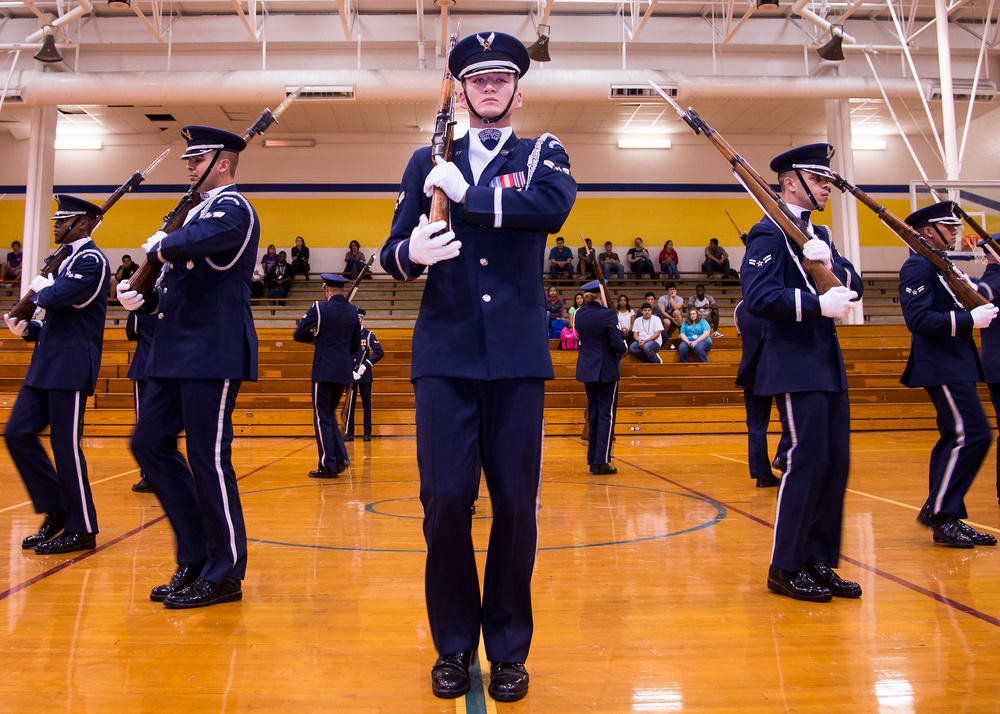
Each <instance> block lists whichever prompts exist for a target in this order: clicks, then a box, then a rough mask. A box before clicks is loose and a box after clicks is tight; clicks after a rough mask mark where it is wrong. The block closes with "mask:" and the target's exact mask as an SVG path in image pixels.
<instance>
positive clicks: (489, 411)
mask: <svg viewBox="0 0 1000 714" xmlns="http://www.w3.org/2000/svg"><path fill="white" fill-rule="evenodd" d="M529 63H530V60H529V58H528V53H527V50H526V49H525V47H524V45H522V44H521V43H520V42H519V41H518V40H517V39H516V38H514V37H511V36H510V35H505V34H502V33H499V32H481V33H478V34H475V35H471V36H469V37H466V38H465V39H463V40H462V41H461V42H459V43H458V45H457V46H456V47H455V49H454V51H453V52H452V53H451V55H450V57H449V63H448V66H449V68H450V70H451V72H452V74H453V75H454V76H455V77H456V78H457V79H458V80H460V81H461V83H462V92H461V93H460V94H459V102H460V103H461V104H462V105H463V106H465V107H466V108H467V109H468V110H469V113H470V124H471V127H472V128H471V130H470V132H469V134H468V135H466V136H464V137H462V138H461V139H457V140H456V141H455V146H454V151H453V154H452V161H450V162H444V161H442V162H441V163H440V164H439V165H437V166H434V165H433V162H432V160H431V151H430V148H425V149H420V150H418V151H417V152H415V153H414V154H413V156H412V158H411V159H410V162H409V164H408V165H407V167H406V170H405V172H404V174H403V179H402V182H401V186H400V193H399V198H398V200H397V203H396V212H395V215H394V217H393V222H392V230H391V233H390V236H389V238H388V240H387V241H386V244H385V245H384V246H383V248H382V251H381V261H382V265H383V266H384V267H385V269H386V270H387V271H388V272H389V273H390V274H392V275H393V277H395V278H396V279H405V280H411V279H414V278H417V277H419V276H420V275H421V274H422V273H423V272H424V270H425V269H426V266H431V267H430V269H429V270H428V275H427V284H426V287H425V288H424V293H423V298H422V300H421V304H420V313H419V316H418V317H417V322H416V325H415V327H414V332H413V364H412V371H411V379H412V381H413V389H414V393H415V396H416V407H417V413H416V414H417V415H416V421H417V463H418V465H419V469H420V499H421V503H422V504H423V507H424V536H425V539H426V541H427V568H426V594H427V611H428V616H429V618H430V628H431V634H432V636H433V638H434V645H435V647H436V648H437V651H438V653H439V655H440V657H439V658H438V660H437V662H436V663H435V665H434V667H433V668H432V670H431V687H432V691H433V692H434V694H435V695H437V696H439V697H444V698H450V697H458V696H461V695H462V694H464V693H465V692H467V691H468V690H469V687H470V679H469V665H470V663H471V661H472V658H473V656H474V655H475V653H476V650H477V647H478V643H479V635H480V630H482V635H483V640H484V642H485V646H486V654H487V656H488V657H489V659H490V661H491V662H492V665H491V677H490V684H489V692H490V695H491V696H492V697H493V698H494V699H497V700H501V701H515V700H517V699H520V698H522V697H523V696H524V695H525V694H526V693H527V691H528V673H527V671H526V670H525V668H524V660H525V659H526V658H527V656H528V649H529V647H530V644H531V635H532V615H531V574H532V569H533V567H534V562H535V551H536V549H537V545H538V543H537V541H538V525H537V514H536V509H537V499H538V488H539V481H540V476H541V474H540V471H541V448H542V409H543V401H544V397H545V380H546V379H551V378H552V377H553V371H552V359H551V356H550V355H549V346H548V340H547V334H546V312H545V296H544V293H543V290H542V266H543V264H544V263H545V242H546V237H547V235H548V234H549V233H554V232H557V231H558V230H559V229H560V228H561V227H562V224H563V222H564V221H565V220H566V218H567V216H568V215H569V212H570V209H571V208H572V206H573V201H574V200H575V198H576V182H575V181H574V180H573V178H572V176H571V175H570V166H569V158H568V156H567V154H566V150H565V149H564V148H563V146H562V144H561V143H560V142H559V140H558V139H557V138H556V137H554V136H552V135H551V134H543V135H542V136H540V137H538V138H537V139H519V138H517V137H516V136H514V134H513V131H512V129H511V125H510V124H511V122H510V116H511V115H510V113H511V110H512V109H517V108H518V107H520V106H521V93H520V92H519V91H518V90H517V81H518V78H519V77H521V76H522V75H523V74H524V73H525V72H526V71H527V69H528V65H529ZM435 187H437V188H440V189H441V190H443V191H444V193H445V194H446V195H447V196H448V198H449V199H450V215H451V230H448V231H446V232H444V233H442V234H440V235H435V234H438V233H440V232H441V231H443V230H444V229H445V224H444V221H438V222H435V223H430V224H428V220H427V214H428V212H429V208H430V198H429V196H430V194H431V193H432V191H433V189H434V188H435ZM480 464H482V469H483V471H484V472H485V476H486V483H487V486H488V488H489V492H490V498H491V501H492V505H493V526H492V532H491V534H490V547H489V552H488V555H487V558H486V576H485V581H484V584H483V594H482V597H480V592H479V578H478V575H477V573H476V559H475V551H474V548H473V543H472V519H471V515H470V511H471V507H472V504H473V499H474V498H475V494H476V490H477V486H476V485H477V483H478V481H479V477H480V470H479V467H480Z"/></svg>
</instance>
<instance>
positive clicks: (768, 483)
mask: <svg viewBox="0 0 1000 714" xmlns="http://www.w3.org/2000/svg"><path fill="white" fill-rule="evenodd" d="M780 485H781V479H780V478H776V477H774V476H764V477H762V478H759V479H757V488H774V487H775V486H780Z"/></svg>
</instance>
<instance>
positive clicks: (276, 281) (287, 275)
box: [264, 251, 295, 299]
mask: <svg viewBox="0 0 1000 714" xmlns="http://www.w3.org/2000/svg"><path fill="white" fill-rule="evenodd" d="M294 277H295V270H294V269H293V268H292V265H291V263H289V262H288V255H287V254H286V253H285V251H281V252H280V253H278V262H277V263H275V264H274V267H272V268H271V272H270V273H268V274H267V283H266V284H265V286H264V287H266V288H267V296H268V297H269V298H275V299H281V298H286V297H288V291H289V290H291V288H292V278H294Z"/></svg>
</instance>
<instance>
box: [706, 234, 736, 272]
mask: <svg viewBox="0 0 1000 714" xmlns="http://www.w3.org/2000/svg"><path fill="white" fill-rule="evenodd" d="M701 269H702V270H704V271H705V275H707V276H708V277H709V279H711V277H712V276H713V275H715V274H716V273H721V274H722V279H723V280H726V279H728V278H732V277H735V276H734V275H733V271H732V269H731V268H730V267H729V253H727V252H726V249H725V248H723V247H722V246H721V245H719V239H718V238H712V239H711V240H709V241H708V247H707V248H705V262H704V263H702V265H701Z"/></svg>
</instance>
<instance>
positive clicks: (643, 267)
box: [625, 238, 656, 280]
mask: <svg viewBox="0 0 1000 714" xmlns="http://www.w3.org/2000/svg"><path fill="white" fill-rule="evenodd" d="M625 257H626V258H627V259H628V265H629V267H630V268H631V269H632V273H633V274H634V275H635V277H636V280H641V279H642V276H643V275H645V274H646V273H649V277H651V278H653V279H655V278H656V271H655V270H654V269H653V261H652V260H651V259H650V257H649V251H648V250H647V249H646V248H644V247H643V245H642V238H636V239H635V245H634V246H633V247H632V248H629V249H628V255H627V256H625Z"/></svg>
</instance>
